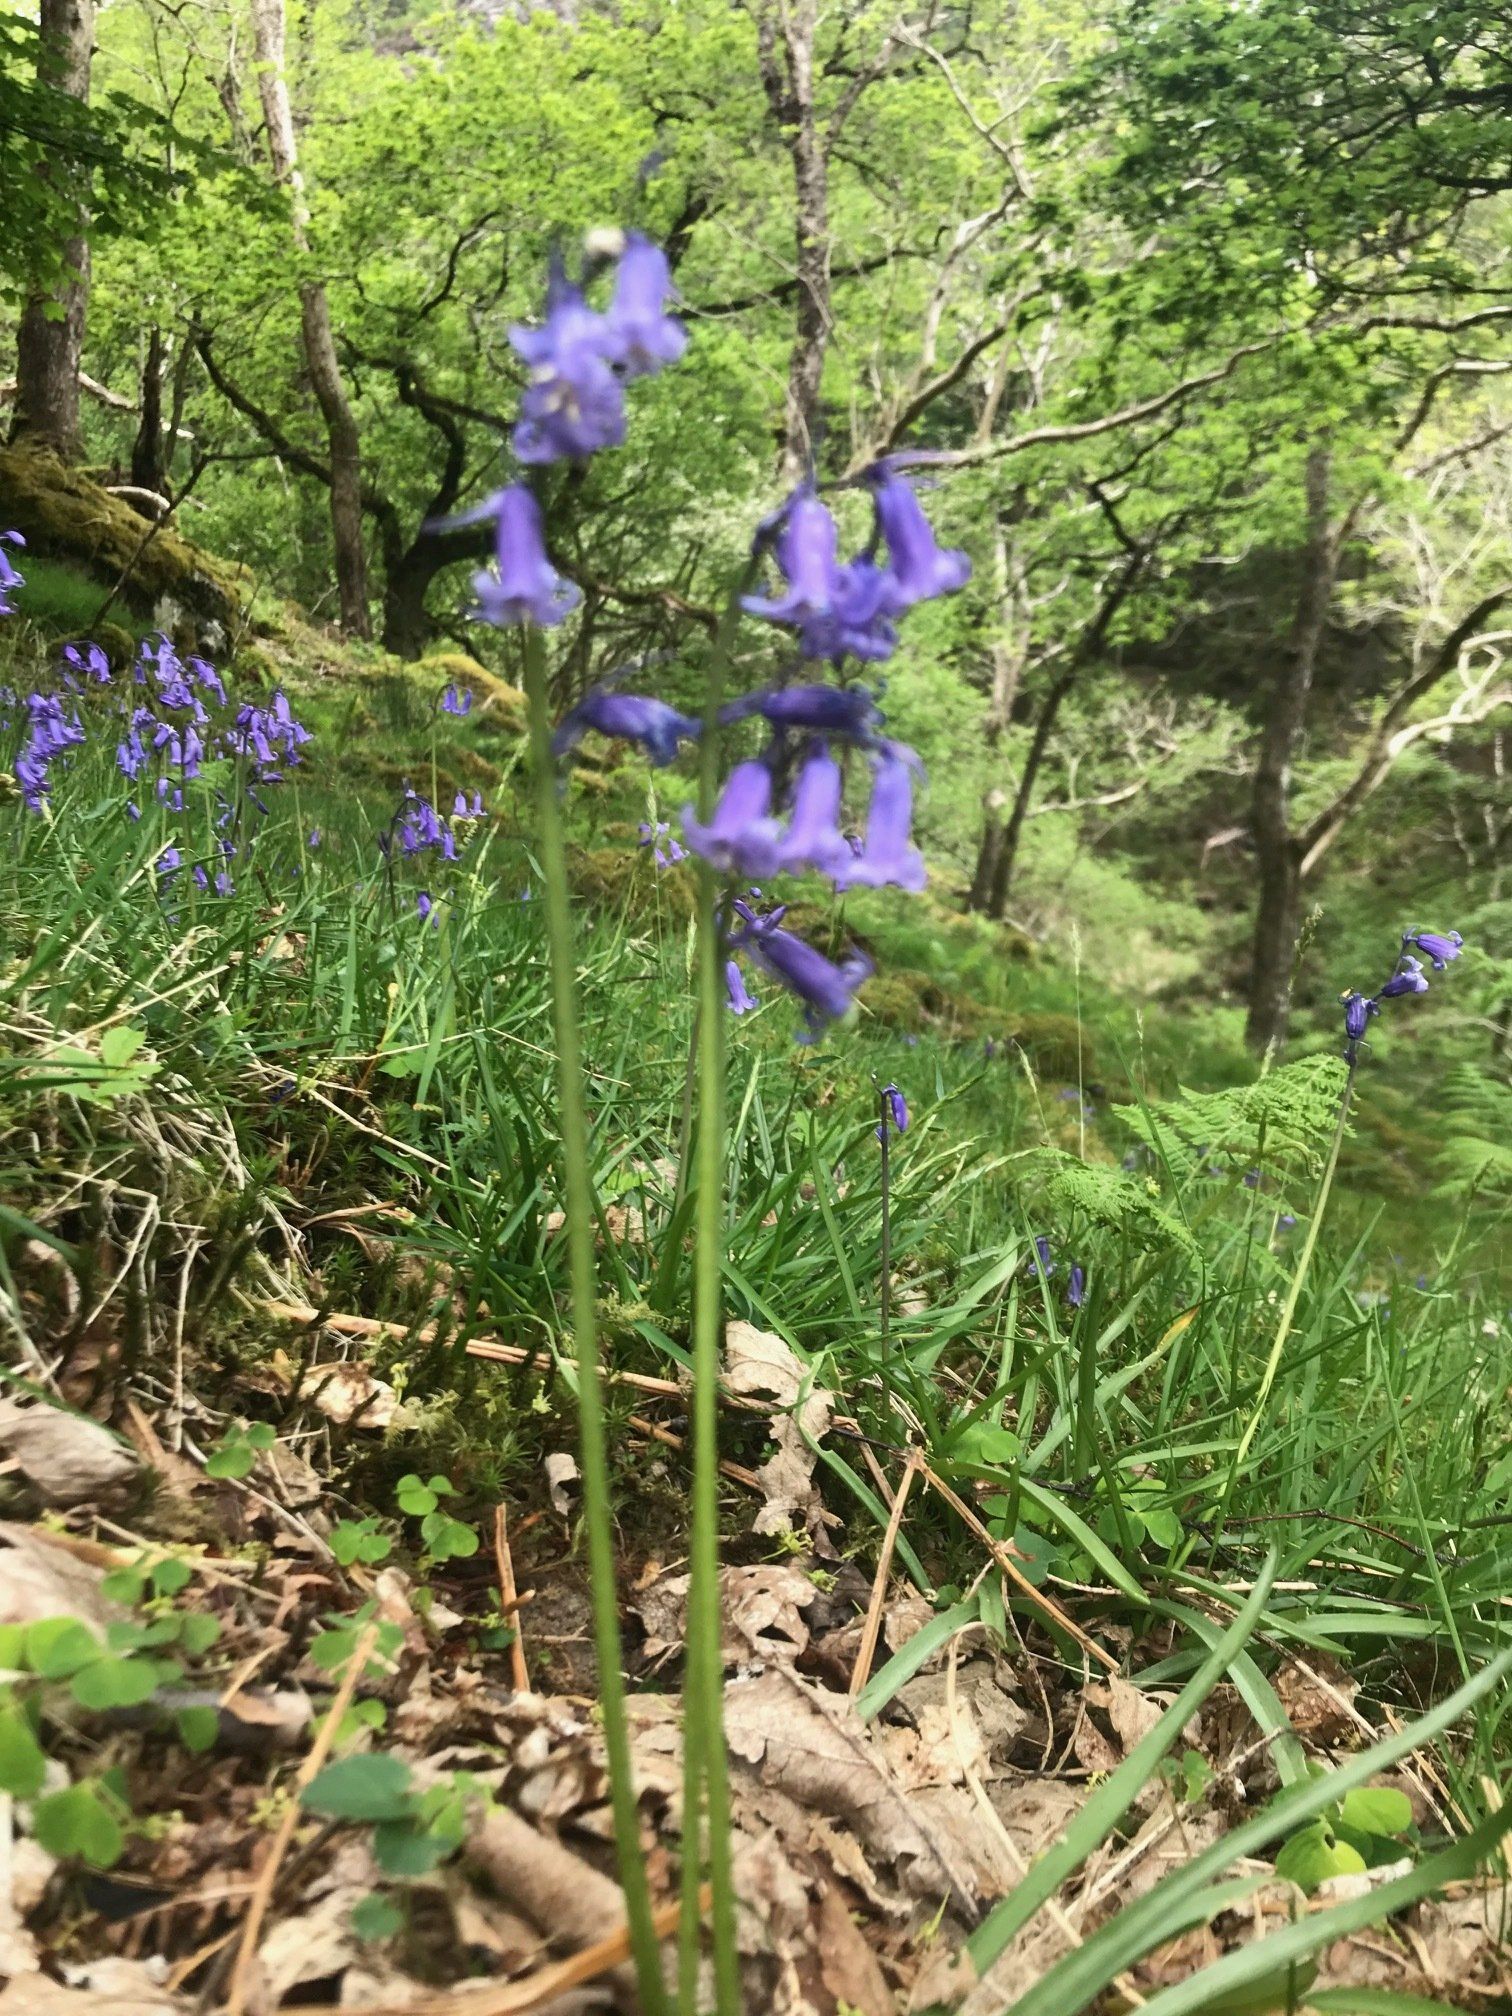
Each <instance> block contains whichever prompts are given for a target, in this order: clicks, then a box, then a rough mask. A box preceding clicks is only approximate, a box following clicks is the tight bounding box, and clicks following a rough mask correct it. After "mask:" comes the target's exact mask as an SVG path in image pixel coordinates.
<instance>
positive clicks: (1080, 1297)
mask: <svg viewBox="0 0 1512 2016" xmlns="http://www.w3.org/2000/svg"><path fill="white" fill-rule="evenodd" d="M1086 1299H1087V1270H1086V1268H1085V1267H1081V1266H1077V1265H1073V1266H1072V1269H1071V1278H1070V1279H1069V1280H1068V1281H1067V1283H1066V1300H1067V1301H1068V1302H1069V1303H1070V1304H1071V1307H1072V1308H1073V1309H1080V1307H1081V1306H1082V1304H1083V1302H1085V1301H1086Z"/></svg>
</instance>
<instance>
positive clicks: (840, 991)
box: [730, 902, 874, 1043]
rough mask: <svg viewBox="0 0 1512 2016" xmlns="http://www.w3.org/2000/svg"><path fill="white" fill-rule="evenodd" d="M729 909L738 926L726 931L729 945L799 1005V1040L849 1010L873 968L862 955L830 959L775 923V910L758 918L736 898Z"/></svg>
mask: <svg viewBox="0 0 1512 2016" xmlns="http://www.w3.org/2000/svg"><path fill="white" fill-rule="evenodd" d="M734 908H735V911H736V914H737V915H738V916H739V917H740V918H741V919H742V921H743V925H744V928H743V929H741V930H739V931H737V932H735V933H734V934H732V936H731V940H730V943H731V947H732V949H733V950H735V951H744V952H746V953H748V954H749V956H750V957H751V958H752V959H754V960H755V961H756V963H757V965H758V966H760V967H761V968H762V970H763V971H764V972H767V973H769V974H770V975H771V976H772V978H773V979H774V980H776V981H777V982H778V983H779V985H781V986H783V987H785V988H786V989H787V990H788V992H789V993H790V994H792V995H794V996H796V998H797V999H798V1001H799V1002H800V1003H801V1004H802V1008H803V1018H804V1024H805V1027H804V1029H803V1031H802V1032H800V1035H799V1038H798V1040H799V1042H801V1043H812V1042H814V1041H816V1040H817V1039H818V1037H820V1036H821V1035H822V1034H823V1033H824V1030H825V1029H826V1027H827V1026H828V1025H829V1024H830V1023H831V1022H838V1021H840V1020H842V1019H843V1017H845V1016H846V1015H848V1014H849V1013H850V1010H851V1008H852V1006H853V1004H854V1001H855V996H856V990H857V988H858V987H860V985H861V983H862V982H863V981H864V980H867V979H869V978H870V977H871V974H872V972H873V971H874V968H873V966H872V963H871V961H870V960H869V959H868V958H867V957H866V956H865V954H864V953H861V952H852V953H850V954H848V955H847V956H846V957H845V958H844V959H842V960H840V961H838V962H836V961H835V960H833V959H828V958H826V957H825V955H824V954H823V953H822V952H820V951H818V950H817V949H816V948H815V947H814V946H812V945H806V944H805V943H804V941H803V940H802V939H801V938H799V937H797V936H796V935H795V934H794V933H793V932H791V931H784V930H783V929H782V927H781V926H780V925H779V924H778V922H777V919H778V918H779V917H780V916H781V915H782V914H783V913H782V911H781V910H780V909H779V910H775V911H771V912H769V913H768V914H767V915H766V916H765V917H758V916H757V915H756V914H755V913H754V912H753V911H752V910H751V908H750V906H749V905H748V904H745V903H742V902H737V903H736V904H735V906H734Z"/></svg>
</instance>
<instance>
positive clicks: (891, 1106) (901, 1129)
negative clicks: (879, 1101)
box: [877, 1085, 908, 1141]
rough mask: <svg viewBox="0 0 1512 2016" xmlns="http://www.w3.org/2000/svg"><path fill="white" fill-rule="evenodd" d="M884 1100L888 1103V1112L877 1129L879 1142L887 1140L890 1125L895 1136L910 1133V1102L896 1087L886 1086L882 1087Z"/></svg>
mask: <svg viewBox="0 0 1512 2016" xmlns="http://www.w3.org/2000/svg"><path fill="white" fill-rule="evenodd" d="M882 1098H883V1100H884V1101H885V1103H886V1109H887V1110H886V1115H885V1117H884V1119H883V1120H882V1122H881V1124H880V1125H879V1126H878V1128H877V1139H878V1140H879V1141H882V1140H885V1139H886V1137H887V1128H888V1125H889V1123H890V1124H891V1126H892V1130H893V1132H894V1133H895V1134H906V1133H907V1132H908V1101H907V1100H906V1099H905V1098H904V1097H903V1094H902V1093H901V1092H900V1091H899V1090H898V1088H897V1086H896V1085H884V1086H883V1087H882Z"/></svg>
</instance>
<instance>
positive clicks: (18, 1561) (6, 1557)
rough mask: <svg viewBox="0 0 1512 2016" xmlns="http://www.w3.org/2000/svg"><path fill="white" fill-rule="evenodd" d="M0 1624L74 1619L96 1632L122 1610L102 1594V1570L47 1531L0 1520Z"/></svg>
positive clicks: (100, 1630) (102, 1632)
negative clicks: (46, 1532)
mask: <svg viewBox="0 0 1512 2016" xmlns="http://www.w3.org/2000/svg"><path fill="white" fill-rule="evenodd" d="M0 1550H3V1551H0V1624H40V1623H41V1622H42V1620H43V1619H44V1618H46V1617H77V1618H78V1619H79V1620H80V1622H81V1623H84V1624H87V1625H89V1627H90V1629H91V1630H93V1631H95V1632H96V1633H97V1634H98V1635H99V1636H101V1637H103V1636H104V1634H105V1627H106V1625H107V1624H110V1623H112V1622H113V1621H114V1620H115V1619H116V1618H118V1617H123V1616H124V1615H125V1614H126V1613H125V1612H124V1611H123V1610H121V1609H120V1608H119V1607H118V1606H117V1605H116V1604H114V1603H111V1602H109V1601H107V1599H106V1598H105V1597H104V1596H102V1595H101V1593H100V1582H101V1579H102V1576H103V1573H104V1571H103V1570H102V1569H100V1568H96V1567H93V1566H92V1565H91V1564H90V1563H89V1562H87V1561H80V1560H79V1559H78V1558H77V1556H76V1555H74V1554H73V1553H71V1552H70V1550H69V1549H68V1548H67V1547H65V1546H63V1545H62V1544H61V1543H59V1542H58V1541H56V1540H52V1539H50V1538H49V1537H48V1536H47V1535H46V1534H45V1533H37V1532H34V1531H33V1530H32V1528H31V1527H29V1526H15V1525H11V1524H9V1523H7V1522H0Z"/></svg>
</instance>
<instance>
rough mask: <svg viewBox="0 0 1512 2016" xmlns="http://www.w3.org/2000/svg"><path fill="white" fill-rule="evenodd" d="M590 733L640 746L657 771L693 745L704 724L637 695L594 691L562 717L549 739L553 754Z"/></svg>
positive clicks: (562, 752) (601, 689)
mask: <svg viewBox="0 0 1512 2016" xmlns="http://www.w3.org/2000/svg"><path fill="white" fill-rule="evenodd" d="M590 729H593V730H596V731H597V732H598V733H599V734H600V735H612V736H616V737H618V738H619V739H620V740H622V741H626V742H639V743H640V745H641V747H642V748H643V749H644V750H645V752H646V754H647V756H648V757H649V758H650V759H651V761H652V763H653V764H654V765H655V766H656V767H657V768H658V769H664V768H665V767H666V765H667V764H669V763H675V762H676V761H677V751H678V745H679V743H682V742H693V741H696V740H697V739H698V736H699V734H700V733H701V732H702V729H703V723H702V722H701V721H698V720H695V719H694V718H693V716H692V715H690V714H683V713H680V712H679V711H678V709H677V708H676V707H669V706H668V705H667V703H666V701H665V700H656V699H653V698H652V697H651V696H649V695H643V694H638V693H616V692H614V691H613V690H612V689H611V688H609V687H605V686H600V687H596V688H595V689H594V691H593V692H592V693H589V694H588V695H587V696H586V697H585V698H584V699H582V700H580V701H579V702H578V704H577V706H576V707H574V708H573V709H572V711H571V712H570V713H568V714H565V715H563V717H562V721H561V724H560V726H559V727H558V728H557V731H556V734H555V736H554V737H553V739H552V744H551V746H552V751H553V753H554V754H555V755H557V756H565V755H566V754H567V753H568V751H569V750H572V749H575V748H576V747H577V745H578V743H579V742H581V741H582V739H583V737H584V736H585V735H586V734H587V733H588V732H589V730H590Z"/></svg>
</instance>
